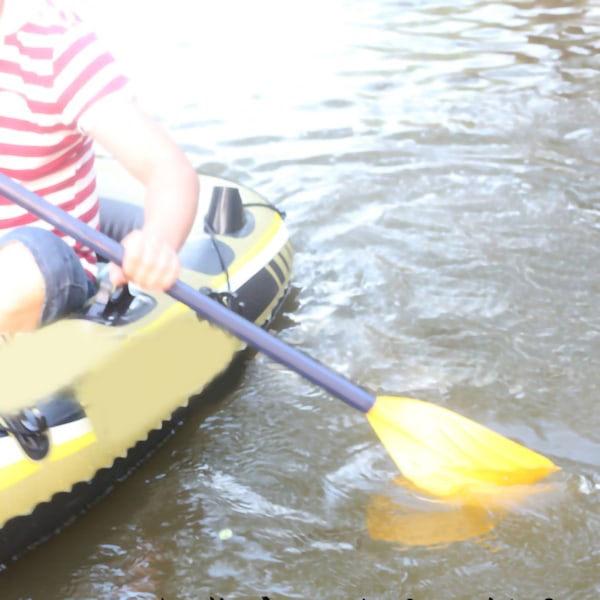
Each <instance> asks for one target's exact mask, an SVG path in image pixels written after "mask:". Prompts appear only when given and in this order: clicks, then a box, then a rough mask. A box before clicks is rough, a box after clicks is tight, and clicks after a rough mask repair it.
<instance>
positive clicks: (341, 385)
mask: <svg viewBox="0 0 600 600" xmlns="http://www.w3.org/2000/svg"><path fill="white" fill-rule="evenodd" d="M0 193H2V194H3V195H4V196H5V197H6V198H8V199H9V200H11V201H12V202H14V203H15V204H18V205H19V206H21V207H23V208H25V209H26V210H28V211H29V212H31V213H33V214H34V215H36V216H37V217H39V218H40V219H43V220H44V221H47V222H48V223H50V224H51V225H52V226H53V227H55V228H56V229H57V230H58V231H62V232H64V233H66V234H67V235H69V236H71V237H72V238H74V239H76V240H77V241H79V242H80V243H82V244H85V245H86V246H88V247H89V248H91V249H92V250H94V251H95V252H97V253H98V254H100V255H102V256H104V257H105V258H107V259H108V260H110V261H112V262H114V263H116V264H118V265H121V264H122V262H123V252H124V251H123V246H121V244H119V243H118V242H116V241H115V240H113V239H111V238H109V237H107V236H106V235H104V234H103V233H101V232H99V231H96V230H95V229H93V228H92V227H90V226H89V225H87V224H86V223H84V222H83V221H80V220H79V219H77V218H76V217H73V216H72V215H70V214H68V213H67V212H65V211H64V210H62V209H61V208H59V207H58V206H55V205H53V204H51V203H50V202H48V201H47V200H44V199H43V198H40V197H39V196H37V195H36V194H34V193H33V192H31V191H29V190H27V189H25V188H24V187H23V186H21V185H19V184H17V183H16V182H14V181H13V180H12V179H10V178H9V177H7V176H6V175H4V174H2V173H0ZM167 294H169V295H170V296H171V297H173V298H175V299H176V300H178V301H179V302H181V303H183V304H185V305H186V306H188V307H190V308H191V309H192V310H194V311H195V312H196V313H197V314H198V315H200V316H201V317H203V318H205V319H207V320H208V321H210V322H212V323H214V324H215V325H218V326H219V327H222V328H223V329H225V330H227V331H229V332H230V333H232V334H233V335H235V336H236V337H237V338H239V339H241V340H243V341H244V342H246V343H247V344H249V345H250V346H252V347H253V348H256V349H257V350H260V351H261V352H263V353H264V354H266V355H267V356H269V357H271V358H272V359H273V360H275V361H276V362H279V363H280V364H282V365H284V366H286V367H288V368H289V369H291V370H292V371H295V372H296V373H298V374H299V375H302V376H303V377H304V378H306V379H308V380H309V381H311V382H312V383H314V384H316V385H317V386H319V387H321V388H323V389H324V390H326V391H328V392H329V393H331V394H332V395H333V396H336V397H337V398H339V399H340V400H343V401H344V402H346V404H349V405H350V406H352V407H353V408H356V409H358V410H360V411H362V412H364V413H367V412H368V411H369V410H370V409H371V407H372V406H373V404H374V403H375V401H376V397H375V396H373V395H372V394H370V393H369V392H367V391H366V390H365V389H363V388H361V387H359V386H358V385H356V384H355V383H353V382H352V381H350V380H349V379H347V378H346V377H343V376H342V375H340V374H339V373H336V372H335V371H332V370H331V369H329V368H328V367H326V366H325V365H323V364H322V363H320V362H319V361H317V360H315V359H314V358H311V357H310V356H308V355H307V354H304V353H303V352H301V351H300V350H297V349H296V348H293V347H292V346H289V345H288V344H286V343H285V342H283V341H281V340H280V339H279V338H277V337H275V336H274V335H271V334H270V333H269V332H267V331H265V330H264V329H262V328H261V327H259V326H258V325H255V324H254V323H253V322H252V321H248V320H247V319H244V318H243V317H241V316H239V315H238V314H236V313H234V312H232V311H231V310H229V309H228V308H226V307H225V306H223V305H222V304H220V303H219V302H218V301H216V300H213V299H211V298H209V297H208V296H206V295H205V294H202V293H201V292H199V291H197V290H195V289H194V288H192V287H191V286H189V285H188V284H186V283H184V282H183V281H177V282H175V284H174V285H173V286H172V287H171V288H170V289H169V290H167Z"/></svg>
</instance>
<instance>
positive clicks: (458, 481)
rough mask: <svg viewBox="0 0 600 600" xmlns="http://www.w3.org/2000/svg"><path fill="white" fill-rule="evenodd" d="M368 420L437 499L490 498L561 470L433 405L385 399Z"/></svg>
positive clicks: (406, 473)
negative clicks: (505, 488) (498, 491)
mask: <svg viewBox="0 0 600 600" xmlns="http://www.w3.org/2000/svg"><path fill="white" fill-rule="evenodd" d="M367 418H368V419H369V422H370V423H371V425H372V427H373V429H374V430H375V433H376V434H377V436H378V437H379V439H380V440H381V442H382V444H383V445H384V446H385V447H386V449H387V451H388V452H389V454H390V456H391V457H392V459H393V460H394V462H395V463H396V465H397V467H398V468H399V469H400V471H401V473H402V474H403V475H404V477H406V478H407V479H408V480H410V481H411V482H412V483H413V484H414V485H415V486H416V487H417V488H419V489H421V490H423V491H425V492H427V493H429V494H431V495H433V496H438V497H444V498H448V497H464V496H469V495H471V494H482V493H483V494H490V493H494V490H495V489H496V488H498V486H513V485H527V484H532V483H535V482H536V481H539V480H540V479H542V478H543V477H545V476H546V475H548V474H549V473H551V472H553V471H556V470H558V467H557V466H556V465H555V464H554V463H552V461H550V460H548V459H547V458H546V457H544V456H542V455H541V454H538V453H537V452H534V451H533V450H529V449H528V448H525V447H524V446H521V445H520V444H517V443H516V442H513V441H512V440H509V439H508V438H506V437H504V436H502V435H500V434H498V433H496V432H494V431H491V430H490V429H488V428H486V427H484V426H482V425H480V424H478V423H475V422H474V421H471V420H470V419H467V418H465V417H462V416H460V415H458V414H456V413H454V412H452V411H450V410H447V409H445V408H443V407H441V406H436V405H435V404H431V403H429V402H423V401H421V400H415V399H412V398H399V397H391V396H381V397H378V398H377V401H376V402H375V404H374V405H373V408H372V409H371V410H370V411H369V412H368V413H367Z"/></svg>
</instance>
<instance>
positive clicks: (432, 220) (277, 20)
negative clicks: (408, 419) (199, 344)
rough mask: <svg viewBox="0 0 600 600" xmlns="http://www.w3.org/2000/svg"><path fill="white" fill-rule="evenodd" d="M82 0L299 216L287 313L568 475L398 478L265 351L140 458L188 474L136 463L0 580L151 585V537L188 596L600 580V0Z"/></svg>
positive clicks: (312, 343) (151, 76) (579, 587)
mask: <svg viewBox="0 0 600 600" xmlns="http://www.w3.org/2000/svg"><path fill="white" fill-rule="evenodd" d="M75 1H76V3H77V0H75ZM79 3H81V4H82V5H85V7H86V8H87V9H89V11H90V12H91V13H92V14H93V15H94V18H95V19H96V22H97V23H99V25H100V27H101V29H102V31H103V32H104V33H106V37H107V40H108V41H109V43H110V44H111V45H114V46H115V48H116V50H117V53H118V54H119V55H120V56H122V57H123V59H124V61H125V62H126V64H127V67H128V69H129V70H130V72H131V73H132V75H133V76H134V79H135V81H136V85H137V88H138V90H139V95H140V97H141V99H142V100H143V102H144V104H146V105H147V106H148V107H149V108H150V109H151V111H152V112H154V113H155V114H156V115H158V117H159V118H160V119H161V120H162V121H163V122H164V123H165V124H166V125H167V126H168V127H169V128H170V129H171V130H172V131H173V132H174V134H175V136H176V138H177V139H178V140H179V141H180V143H181V144H182V145H183V146H184V147H185V148H186V149H187V151H188V152H189V153H190V155H191V157H192V159H193V160H194V163H195V164H196V165H197V166H198V167H199V168H200V169H202V170H204V171H207V172H210V173H212V174H215V175H223V176H226V177H231V178H234V179H238V180H240V181H241V182H242V183H245V184H247V185H250V186H251V187H254V188H256V189H257V190H258V191H260V192H261V193H263V194H264V195H265V196H267V197H268V198H270V199H272V200H274V201H277V202H279V203H280V204H282V205H283V208H284V209H285V210H286V211H287V213H288V224H289V226H290V229H291V230H292V235H293V239H294V246H295V248H296V250H297V260H296V268H295V285H296V286H297V290H298V292H297V295H296V302H295V303H294V305H293V306H291V307H290V308H289V315H288V318H289V323H288V324H289V325H290V327H289V328H288V329H286V330H285V331H281V332H279V335H281V336H282V337H283V338H284V339H286V340H289V341H290V342H291V343H294V344H297V345H298V346H299V347H301V348H302V349H303V350H305V351H307V352H308V353H310V354H311V355H313V356H315V357H317V358H319V359H322V360H323V361H324V362H325V363H326V364H328V365H331V366H333V367H334V368H337V369H339V370H341V371H342V372H344V373H345V374H347V375H349V376H350V377H351V378H352V379H353V380H355V381H358V382H361V383H363V384H364V385H366V386H367V387H369V388H371V389H373V390H380V389H384V390H386V391H389V392H391V393H405V394H406V395H408V396H416V397H423V398H425V399H427V400H430V401H432V402H436V403H439V404H441V405H447V406H448V407H449V408H451V409H452V410H454V411H457V412H460V413H463V414H466V415H469V416H470V417H471V418H473V419H474V420H476V421H478V422H481V423H484V424H486V425H488V426H490V427H493V428H494V429H497V430H498V431H500V432H501V433H503V434H504V435H508V436H510V437H513V438H515V439H517V440H518V441H519V442H521V443H523V444H525V445H526V446H528V447H531V448H534V449H536V450H538V451H539V452H541V453H543V454H545V455H547V456H549V457H551V458H552V459H553V460H554V461H555V462H556V463H558V464H559V465H560V466H561V467H562V468H563V471H562V475H561V477H564V478H565V479H566V484H565V488H566V489H564V490H563V489H562V488H561V487H559V489H558V490H557V493H556V494H553V493H551V492H550V493H546V491H545V490H541V492H542V493H535V494H534V495H533V496H532V497H530V498H529V497H528V498H525V499H524V501H523V503H518V502H517V503H516V504H514V505H510V504H509V506H508V507H504V508H503V507H497V506H494V505H493V504H492V505H489V504H486V503H483V504H482V505H480V506H477V505H474V506H463V507H461V506H449V505H445V504H436V503H433V502H431V501H428V500H425V499H423V498H422V497H421V496H420V495H418V494H417V493H416V492H413V491H410V490H407V489H405V488H401V487H399V486H390V487H389V488H388V487H386V488H385V489H384V490H380V488H381V485H382V483H381V482H383V481H387V480H388V479H389V478H390V477H392V476H393V474H394V473H395V470H394V466H393V464H391V462H389V461H388V459H387V457H386V456H385V451H384V450H383V449H382V448H381V447H380V445H379V443H378V442H377V440H375V439H373V437H372V436H371V433H370V431H369V429H368V426H367V425H366V424H364V422H363V420H362V417H360V415H359V417H360V418H355V415H354V413H352V414H350V413H349V412H348V411H349V409H346V407H344V406H343V405H341V403H337V401H334V400H330V399H328V398H327V397H326V395H324V394H321V393H320V391H318V390H314V389H312V388H310V387H309V386H307V385H306V384H305V383H303V382H302V381H300V380H299V379H298V378H296V377H294V376H290V375H289V373H286V372H284V371H282V370H280V369H278V368H277V367H274V366H272V365H271V363H269V362H268V361H266V360H264V359H263V358H261V357H260V356H258V357H256V358H255V359H253V361H252V362H251V363H250V366H249V368H248V372H247V373H246V374H245V376H244V377H243V378H242V379H241V380H240V381H238V382H236V386H237V387H238V388H239V392H238V393H236V394H234V395H233V396H231V397H229V396H228V401H227V402H226V403H224V404H223V405H221V406H220V407H219V410H218V411H217V412H216V413H215V415H214V418H212V419H210V420H207V421H206V423H205V424H204V425H201V424H199V422H197V423H195V424H194V426H193V427H192V428H191V429H188V433H187V435H185V436H183V437H180V436H178V437H177V438H176V439H175V440H174V441H173V445H172V446H171V450H170V451H167V452H166V453H162V454H159V455H158V456H156V457H154V458H153V459H152V461H151V462H149V463H148V464H147V465H146V468H147V470H148V471H147V472H148V473H152V472H153V471H155V472H156V473H157V474H158V473H168V477H165V478H164V479H163V480H158V479H157V480H156V481H155V484H153V485H152V486H150V487H151V489H149V487H148V485H147V484H146V483H145V480H146V478H139V479H137V480H136V479H134V480H130V482H128V484H129V487H127V488H126V489H125V491H122V492H121V494H120V495H119V496H114V497H115V498H119V502H116V501H115V502H114V503H111V502H110V499H107V500H106V501H104V502H103V503H102V506H101V507H98V511H97V512H95V513H94V516H93V518H92V515H90V518H89V519H86V520H85V521H80V522H79V523H77V524H76V525H75V526H74V529H72V531H75V532H78V535H75V534H74V533H73V534H69V532H66V535H65V537H64V538H63V537H62V536H61V537H59V538H57V539H56V540H53V542H52V546H51V547H50V549H48V550H45V549H44V548H41V549H40V553H38V554H32V555H31V556H30V557H29V558H27V559H26V560H25V561H24V562H23V563H22V565H23V566H21V565H17V567H16V568H15V570H13V571H12V573H14V575H10V572H9V573H8V574H7V575H8V577H7V576H5V575H4V574H3V575H2V576H0V596H2V597H3V598H4V597H7V598H19V597H22V596H23V597H27V598H29V597H31V598H34V600H38V599H43V600H49V599H52V598H57V599H60V600H65V599H66V598H69V599H71V598H72V599H74V600H80V599H82V598H94V597H98V596H99V595H102V594H99V593H98V592H99V591H100V592H102V591H103V590H104V591H106V590H107V589H108V590H110V589H112V588H106V587H105V588H102V587H101V584H102V581H109V582H110V581H117V582H118V583H119V585H123V586H126V585H130V586H131V585H133V578H131V579H129V578H128V572H129V569H130V567H131V565H132V560H133V561H135V560H139V561H141V563H140V564H141V565H144V564H145V558H144V557H145V556H146V552H147V550H148V547H147V546H146V542H145V540H148V536H149V537H150V539H151V540H152V542H153V543H154V542H156V543H157V545H158V547H159V548H160V552H161V555H164V556H165V557H166V558H165V561H166V565H163V566H162V567H160V566H159V568H158V569H157V571H156V572H157V573H158V575H157V578H158V579H162V581H161V582H157V585H159V586H160V587H159V589H160V590H161V591H163V590H164V594H163V595H164V596H165V598H169V599H171V598H177V600H184V599H186V600H187V599H189V600H197V599H198V598H199V597H206V598H208V597H210V594H211V593H212V594H213V596H214V595H215V594H216V593H217V591H219V592H221V595H222V596H224V597H226V598H227V600H231V599H232V598H233V599H235V598H241V599H243V600H247V599H248V598H253V597H260V594H259V592H264V593H267V592H269V591H275V590H277V591H278V592H279V594H278V595H277V596H276V597H277V598H281V599H287V598H307V597H328V598H355V597H358V596H359V595H360V594H361V593H362V596H361V597H368V598H369V600H373V599H374V598H377V600H388V599H389V600H397V598H398V597H402V596H401V594H402V593H403V592H406V597H411V595H412V597H414V598H448V599H449V600H451V599H462V598H467V597H468V598H474V599H475V598H488V597H494V598H496V597H513V598H538V597H555V598H578V599H579V598H581V599H582V600H583V599H584V600H588V599H589V600H591V599H592V598H597V597H598V587H597V581H598V573H597V566H598V565H597V560H598V552H597V548H598V531H599V530H600V522H599V520H598V515H599V514H600V488H599V486H600V462H599V457H600V442H599V440H598V428H599V426H600V424H599V421H598V419H599V416H598V410H597V407H596V403H597V398H598V389H599V386H600V379H599V376H600V346H599V343H600V316H599V312H598V307H597V299H598V297H600V287H599V285H600V279H599V278H598V264H600V245H599V243H598V234H599V231H600V205H599V203H598V158H597V157H598V139H600V94H599V88H598V85H597V83H598V75H599V73H598V71H599V68H600V65H599V62H598V54H599V51H600V42H599V40H600V5H599V3H598V1H597V0H587V1H586V0H568V1H562V0H532V1H525V0H523V1H510V0H507V1H494V2H483V1H482V0H465V1H463V2H449V1H448V0H418V1H417V0H405V1H402V2H398V1H391V0H373V1H369V2H364V1H363V2H360V1H359V0H328V1H327V2H323V1H317V0H309V1H308V2H303V3H298V4H297V5H294V6H292V4H290V3H289V2H287V3H285V2H280V1H276V0H258V1H257V2H252V3H248V2H245V1H243V0H226V1H224V2H219V3H215V2H202V1H200V0H196V1H194V2H190V1H189V0H172V1H171V2H169V3H168V5H167V4H165V3H164V2H160V1H157V0H103V2H96V1H95V0H79ZM161 456H162V458H161ZM353 459H354V460H353ZM147 479H150V480H152V476H151V475H148V478H147ZM396 488H397V489H396ZM376 490H377V492H375V491H376ZM123 497H131V506H130V510H128V511H125V512H124V511H123V507H122V502H123ZM142 497H143V498H146V501H147V503H148V505H149V506H152V511H151V514H152V519H150V520H154V521H156V526H153V525H152V524H151V523H149V522H148V521H144V523H143V524H141V525H139V518H140V510H141V509H140V507H139V501H138V500H139V498H142ZM546 498H552V502H545V499H546ZM149 514H150V513H149ZM98 515H101V516H100V517H99V516H98ZM290 515H291V516H292V517H294V516H295V517H298V518H290ZM365 519H366V521H365ZM90 523H101V524H102V525H101V526H98V527H93V526H90ZM159 524H160V526H159ZM138 525H139V527H140V530H138V531H137V534H135V535H129V534H128V533H127V531H136V529H137V527H138ZM111 526H114V530H111ZM223 527H231V529H232V530H233V531H234V536H233V538H232V539H231V540H229V542H230V543H221V542H220V541H219V540H218V538H215V535H216V533H215V532H218V531H219V530H221V529H222V528H223ZM142 533H143V534H144V535H142ZM372 538H376V539H372ZM383 539H385V540H388V541H385V542H382V541H377V540H383ZM457 540H464V542H462V543H461V542H457ZM487 541H489V545H487V544H486V542H487ZM480 542H481V543H480ZM107 544H108V545H109V546H110V547H112V546H113V545H114V546H115V547H118V548H120V549H121V550H119V551H118V552H117V551H115V552H114V553H112V554H110V555H108V554H106V553H105V554H103V553H102V550H103V549H104V551H106V549H107V546H106V545H107ZM399 546H400V547H401V548H402V549H403V551H402V552H398V547H399ZM498 547H500V548H501V550H500V551H498V552H497V553H495V554H494V558H495V560H493V561H492V560H490V552H488V550H490V549H493V548H498ZM482 548H484V549H485V551H482ZM162 553H164V554H162ZM52 556H54V560H52ZM357 565H361V566H362V565H368V568H364V569H363V568H357ZM36 572H39V573H42V574H43V575H44V577H41V578H40V583H36V579H35V577H32V576H31V575H32V573H36ZM73 573H75V574H74V575H73ZM144 577H145V576H144V575H142V579H144ZM129 589H130V590H131V589H133V588H131V587H130V588H129ZM123 590H125V588H123Z"/></svg>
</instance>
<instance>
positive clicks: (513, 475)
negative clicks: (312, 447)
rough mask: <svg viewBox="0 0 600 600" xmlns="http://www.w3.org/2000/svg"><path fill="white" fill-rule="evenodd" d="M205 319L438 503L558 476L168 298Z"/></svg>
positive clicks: (19, 191) (443, 413)
mask: <svg viewBox="0 0 600 600" xmlns="http://www.w3.org/2000/svg"><path fill="white" fill-rule="evenodd" d="M0 193H2V194H3V195H4V196H6V197H7V198H9V199H10V200H12V201H13V202H15V203H16V204H18V205H20V206H22V207H23V208H25V209H26V210H28V211H30V212H31V213H33V214H35V215H36V216H38V217H39V218H41V219H43V220H45V221H47V222H48V223H50V224H52V225H53V226H54V227H55V228H56V229H57V230H59V231H62V232H64V233H66V234H68V235H70V236H71V237H73V238H74V239H76V240H78V241H79V242H81V243H82V244H85V245H86V246H88V247H90V248H92V249H93V250H95V251H96V252H97V253H99V254H101V255H103V256H104V257H106V258H108V259H109V260H111V261H112V262H114V263H117V264H121V261H122V258H123V248H122V246H121V245H120V244H119V243H117V242H115V241H114V240H112V239H110V238H108V237H106V236H105V235H103V234H101V233H100V232H98V231H96V230H94V229H92V228H91V227H89V226H88V225H86V224H84V223H83V222H81V221H79V220H78V219H76V218H75V217H72V216H71V215H69V214H68V213H66V212H64V211H63V210H61V209H60V208H58V207H56V206H54V205H52V204H50V203H49V202H47V201H46V200H43V199H42V198H39V197H38V196H36V195H35V194H33V193H32V192H30V191H28V190H26V189H25V188H23V187H22V186H20V185H18V184H17V183H15V182H14V181H12V180H11V179H9V178H8V177H6V176H4V175H2V174H0ZM167 293H168V294H169V295H170V296H172V297H173V298H175V299H176V300H178V301H179V302H182V303H183V304H185V305H187V306H188V307H189V308H191V309H192V310H193V311H195V312H196V313H197V314H198V315H200V316H201V317H203V318H205V319H207V320H208V321H211V322H212V323H214V324H215V325H218V326H220V327H222V328H223V329H225V330H227V331H229V332H230V333H232V334H233V335H235V336H236V337H238V338H239V339H241V340H243V341H245V342H246V343H247V344H249V345H250V346H253V347H254V348H256V349H258V350H260V351H262V352H263V353H265V354H267V355H268V356H270V357H271V358H273V359H274V360H275V361H277V362H279V363H281V364H283V365H285V366H286V367H288V368H289V369H291V370H292V371H295V372H296V373H298V374H300V375H302V376H303V377H305V378H306V379H308V380H309V381H311V382H312V383H314V384H316V385H317V386H320V387H321V388H323V389H325V390H326V391H328V392H329V393H331V394H332V395H334V396H336V397H337V398H339V399H341V400H343V401H344V402H346V403H347V404H349V405H350V406H352V407H353V408H356V409H357V410H360V411H361V412H363V413H365V414H366V416H367V419H368V420H369V422H370V423H371V425H372V427H373V429H374V430H375V433H376V434H377V436H378V437H379V439H380V440H381V442H382V443H383V445H384V446H385V448H386V449H387V451H388V452H389V454H390V456H391V457H392V459H393V460H394V462H395V463H396V465H397V466H398V468H399V469H400V471H401V472H402V473H403V475H404V476H405V477H406V478H407V479H409V480H410V481H412V482H413V483H414V484H415V485H416V486H417V487H419V488H421V489H423V490H424V491H426V492H428V493H430V494H432V495H436V496H452V495H458V494H465V493H472V492H473V491H474V490H477V489H479V488H481V487H487V486H489V485H504V486H505V485H514V484H527V483H533V482H535V481H537V480H539V479H540V478H542V477H544V476H546V475H547V474H549V473H550V472H552V471H555V470H557V468H558V467H556V466H555V465H554V464H553V463H552V462H551V461H550V460H548V459H547V458H545V457H544V456H541V455H540V454H538V453H536V452H534V451H532V450H529V449H527V448H525V447H523V446H521V445H519V444H517V443H516V442H513V441H511V440H509V439H507V438H505V437H503V436H501V435H500V434H498V433H495V432H493V431H491V430H489V429H487V428H486V427H483V426H482V425H479V424H477V423H475V422H474V421H471V420H469V419H467V418H465V417H461V416H459V415H457V414H456V413H453V412H452V411H450V410H448V409H445V408H442V407H439V406H436V405H433V404H430V403H427V402H423V401H421V400H415V399H412V398H401V397H390V396H380V397H376V396H374V395H373V394H371V393H370V392H368V391H366V390H365V389H363V388H361V387H359V386H358V385H356V384H355V383H353V382H351V381H350V380H349V379H347V378H346V377H343V376H342V375H340V374H338V373H336V372H334V371H332V370H331V369H329V368H327V367H326V366H324V365H323V364H322V363H320V362H318V361H317V360H315V359H313V358H311V357H309V356H307V355H306V354H304V353H302V352H300V351H299V350H297V349H295V348H293V347H292V346H289V345H287V344H286V343H285V342H283V341H281V340H280V339H279V338H277V337H275V336H273V335H271V334H270V333H268V332H267V331H265V330H264V329H262V328H260V327H258V326H257V325H255V324H254V323H252V322H251V321H248V320H246V319H244V318H243V317H240V316H239V315H237V314H236V313H234V312H232V311H231V310H229V309H227V308H225V307H224V306H223V305H221V304H219V303H218V302H216V301H215V300H213V299H211V298H209V297H208V296H206V295H204V294H202V293H200V292H198V291H197V290H195V289H193V288H192V287H190V286H189V285H187V284H186V283H184V282H182V281H178V282H176V283H175V284H174V285H173V286H172V287H171V288H170V289H169V290H168V292H167Z"/></svg>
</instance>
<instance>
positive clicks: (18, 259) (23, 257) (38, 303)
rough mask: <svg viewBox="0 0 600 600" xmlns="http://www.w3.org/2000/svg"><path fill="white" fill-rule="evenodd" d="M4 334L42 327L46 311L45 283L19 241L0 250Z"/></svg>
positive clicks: (0, 317) (0, 308)
mask: <svg viewBox="0 0 600 600" xmlns="http://www.w3.org/2000/svg"><path fill="white" fill-rule="evenodd" d="M0 281H1V282H2V284H1V285H0V331H2V332H9V333H13V332H16V331H29V330H32V329H35V328H37V327H38V325H39V322H40V318H41V315H42V311H43V308H44V297H45V282H44V277H43V275H42V272H41V271H40V268H39V266H38V264H37V262H36V261H35V259H34V257H33V255H32V254H31V252H30V251H29V250H28V249H27V247H26V246H25V245H23V244H22V243H20V242H17V241H11V242H8V243H7V244H6V245H4V246H2V247H1V248H0Z"/></svg>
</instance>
